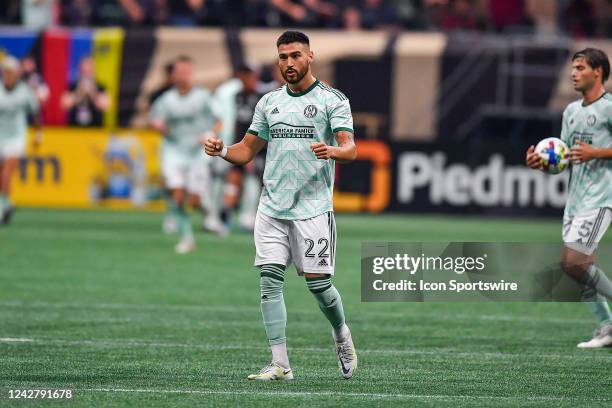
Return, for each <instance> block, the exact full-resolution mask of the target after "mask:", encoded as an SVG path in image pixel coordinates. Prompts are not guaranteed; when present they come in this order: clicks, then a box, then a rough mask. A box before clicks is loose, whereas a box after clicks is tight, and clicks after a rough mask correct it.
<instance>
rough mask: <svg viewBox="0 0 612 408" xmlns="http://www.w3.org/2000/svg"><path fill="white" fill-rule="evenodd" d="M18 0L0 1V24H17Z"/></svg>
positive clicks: (19, 6) (19, 5)
mask: <svg viewBox="0 0 612 408" xmlns="http://www.w3.org/2000/svg"><path fill="white" fill-rule="evenodd" d="M20 8H21V4H20V0H2V1H0V24H18V23H19V14H20V13H19V9H20Z"/></svg>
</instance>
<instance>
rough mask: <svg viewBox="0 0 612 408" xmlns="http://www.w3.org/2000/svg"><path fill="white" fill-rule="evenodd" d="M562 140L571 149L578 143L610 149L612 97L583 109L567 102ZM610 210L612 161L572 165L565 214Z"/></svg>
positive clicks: (607, 96)
mask: <svg viewBox="0 0 612 408" xmlns="http://www.w3.org/2000/svg"><path fill="white" fill-rule="evenodd" d="M561 139H562V140H563V141H564V142H565V143H567V145H568V146H569V147H570V148H571V147H572V146H573V145H575V144H576V142H577V141H578V140H582V141H584V142H586V143H589V144H591V145H593V146H594V147H598V148H602V147H603V148H612V97H611V96H610V94H608V93H605V94H604V95H603V96H602V97H601V98H599V99H597V100H596V101H594V102H592V103H591V104H589V105H586V106H584V105H583V102H582V100H579V101H575V102H572V103H570V104H569V105H568V106H567V108H565V111H564V112H563V124H562V130H561ZM602 207H609V208H612V160H602V159H595V160H590V161H588V162H585V163H580V164H571V166H570V182H569V196H568V199H567V204H566V205H565V214H566V215H568V216H573V215H576V214H581V213H583V212H585V211H588V210H593V209H596V208H602Z"/></svg>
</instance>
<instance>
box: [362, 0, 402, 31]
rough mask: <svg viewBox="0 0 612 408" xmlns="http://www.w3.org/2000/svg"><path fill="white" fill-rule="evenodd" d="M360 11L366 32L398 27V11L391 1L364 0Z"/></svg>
mask: <svg viewBox="0 0 612 408" xmlns="http://www.w3.org/2000/svg"><path fill="white" fill-rule="evenodd" d="M360 11H361V24H362V26H363V28H365V29H366V30H372V29H379V28H394V27H397V23H398V18H397V16H398V13H397V9H396V7H395V5H394V4H393V2H391V1H389V0H386V1H385V0H363V1H362V4H361V10H360Z"/></svg>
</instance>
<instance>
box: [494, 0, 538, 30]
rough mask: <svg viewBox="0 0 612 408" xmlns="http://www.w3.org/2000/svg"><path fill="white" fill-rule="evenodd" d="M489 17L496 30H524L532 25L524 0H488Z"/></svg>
mask: <svg viewBox="0 0 612 408" xmlns="http://www.w3.org/2000/svg"><path fill="white" fill-rule="evenodd" d="M489 18H490V19H491V23H492V24H493V27H494V28H495V29H496V30H497V31H503V32H513V31H516V32H525V31H528V30H529V29H530V27H531V26H533V21H532V19H531V18H530V17H529V15H528V14H527V8H526V6H525V0H489Z"/></svg>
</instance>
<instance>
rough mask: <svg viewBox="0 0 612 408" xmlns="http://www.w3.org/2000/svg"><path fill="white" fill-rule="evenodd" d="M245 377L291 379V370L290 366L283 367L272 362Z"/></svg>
mask: <svg viewBox="0 0 612 408" xmlns="http://www.w3.org/2000/svg"><path fill="white" fill-rule="evenodd" d="M247 379H249V380H255V381H287V380H293V371H291V369H290V368H283V367H281V366H280V365H278V364H276V363H275V362H272V363H270V364H268V365H267V366H265V367H264V368H262V369H261V371H260V372H259V373H257V374H251V375H249V376H248V377H247Z"/></svg>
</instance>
